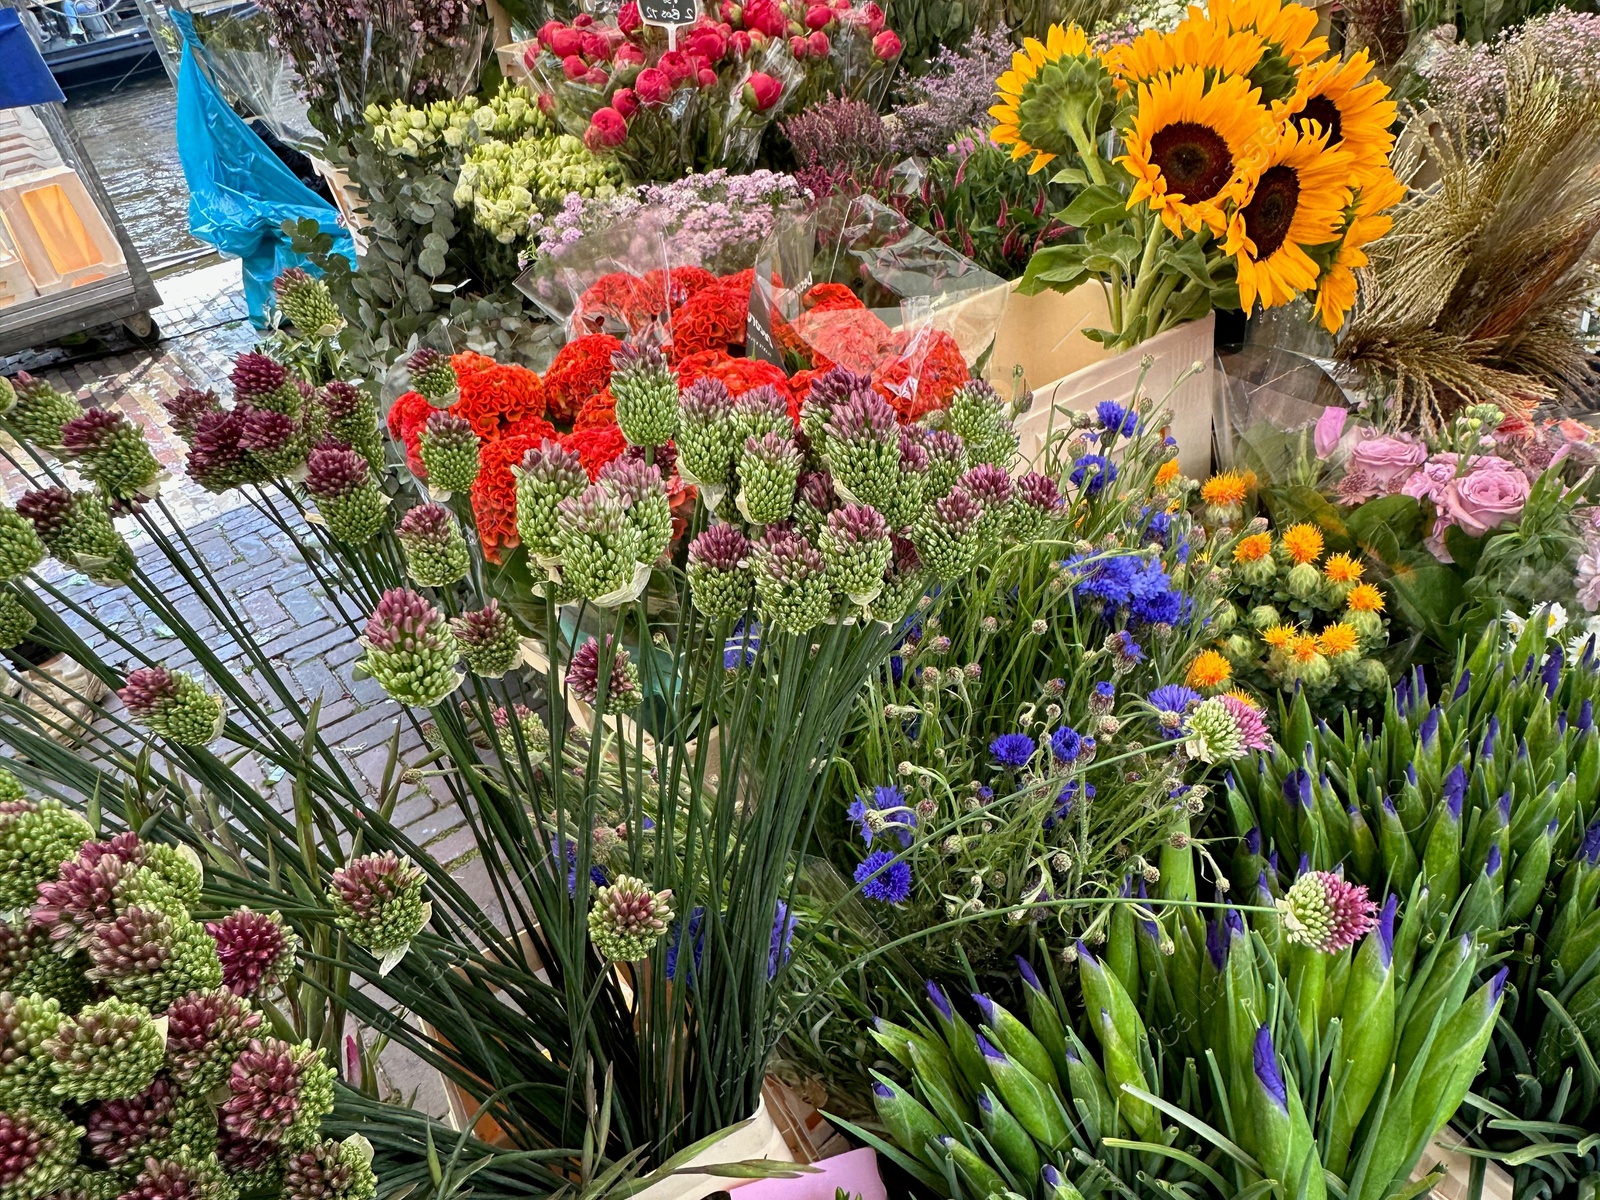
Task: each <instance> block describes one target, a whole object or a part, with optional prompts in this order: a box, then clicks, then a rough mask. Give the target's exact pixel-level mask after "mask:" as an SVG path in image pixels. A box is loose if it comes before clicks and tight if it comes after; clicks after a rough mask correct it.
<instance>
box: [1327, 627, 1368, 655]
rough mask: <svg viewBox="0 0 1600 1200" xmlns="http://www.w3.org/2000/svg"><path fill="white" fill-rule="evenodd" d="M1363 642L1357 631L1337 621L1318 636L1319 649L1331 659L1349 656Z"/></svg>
mask: <svg viewBox="0 0 1600 1200" xmlns="http://www.w3.org/2000/svg"><path fill="white" fill-rule="evenodd" d="M1360 642H1361V636H1360V635H1359V634H1358V633H1356V631H1355V629H1354V628H1353V627H1351V626H1349V625H1346V624H1345V623H1344V622H1343V621H1335V622H1334V623H1333V624H1332V625H1329V626H1328V627H1327V628H1326V629H1324V630H1323V631H1322V632H1321V633H1319V634H1317V648H1318V649H1320V650H1321V651H1322V652H1323V653H1324V654H1325V655H1327V656H1328V657H1329V658H1338V657H1339V656H1340V655H1341V654H1349V653H1350V651H1352V650H1354V649H1355V648H1356V646H1357V645H1359V644H1360Z"/></svg>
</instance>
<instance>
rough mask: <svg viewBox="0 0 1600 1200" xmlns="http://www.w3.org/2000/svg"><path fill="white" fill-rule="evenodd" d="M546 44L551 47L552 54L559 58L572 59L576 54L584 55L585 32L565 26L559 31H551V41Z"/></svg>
mask: <svg viewBox="0 0 1600 1200" xmlns="http://www.w3.org/2000/svg"><path fill="white" fill-rule="evenodd" d="M545 44H546V45H547V46H549V47H550V53H551V54H554V55H555V56H556V57H557V58H560V59H568V58H571V57H572V56H573V55H575V54H582V53H583V31H582V30H580V29H572V28H570V27H568V26H565V25H563V26H562V27H561V28H559V29H553V30H551V31H550V40H549V41H548V42H546V43H545Z"/></svg>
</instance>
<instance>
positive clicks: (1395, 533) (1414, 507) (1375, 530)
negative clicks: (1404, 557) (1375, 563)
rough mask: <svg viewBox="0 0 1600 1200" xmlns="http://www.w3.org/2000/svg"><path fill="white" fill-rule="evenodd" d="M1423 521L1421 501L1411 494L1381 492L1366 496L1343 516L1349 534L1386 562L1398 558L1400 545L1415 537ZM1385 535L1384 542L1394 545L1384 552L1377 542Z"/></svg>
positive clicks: (1407, 543)
mask: <svg viewBox="0 0 1600 1200" xmlns="http://www.w3.org/2000/svg"><path fill="white" fill-rule="evenodd" d="M1421 523H1422V505H1421V504H1419V503H1418V502H1417V500H1416V499H1415V498H1414V497H1411V496H1380V497H1379V498H1378V499H1376V500H1368V501H1367V502H1366V503H1365V504H1363V505H1361V506H1360V507H1358V508H1356V509H1355V511H1353V512H1352V513H1351V514H1350V515H1349V517H1347V518H1346V519H1345V526H1346V527H1347V528H1348V529H1349V531H1350V536H1351V537H1352V538H1354V539H1355V540H1356V542H1357V543H1358V544H1360V545H1362V546H1364V547H1368V548H1371V549H1373V550H1375V551H1377V553H1378V556H1379V557H1380V558H1381V559H1382V560H1383V561H1384V562H1386V563H1391V564H1392V563H1394V562H1397V561H1398V560H1399V558H1400V547H1401V546H1402V545H1407V546H1409V545H1411V544H1413V543H1414V542H1415V541H1416V537H1417V529H1418V527H1419V526H1420V525H1421ZM1384 535H1387V539H1386V541H1385V542H1384V544H1385V545H1392V546H1393V547H1394V548H1393V549H1392V550H1390V551H1389V552H1388V553H1384V552H1383V550H1382V549H1381V547H1380V545H1379V543H1380V541H1381V540H1383V539H1384Z"/></svg>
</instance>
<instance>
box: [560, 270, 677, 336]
mask: <svg viewBox="0 0 1600 1200" xmlns="http://www.w3.org/2000/svg"><path fill="white" fill-rule="evenodd" d="M663 296H664V292H663V291H659V290H658V291H657V292H656V294H655V295H654V296H652V295H651V294H650V292H649V290H648V289H647V288H645V287H644V285H643V281H642V280H640V279H639V277H638V276H637V275H630V274H628V273H627V272H626V271H613V272H612V273H611V274H609V275H602V276H600V278H599V279H596V280H595V281H594V282H593V283H592V284H590V285H589V287H588V290H586V291H585V292H584V293H583V295H581V296H579V297H578V307H577V310H576V311H575V312H574V314H573V316H574V317H575V318H576V320H577V323H578V324H579V325H580V326H581V327H582V328H583V329H585V330H587V331H588V332H589V333H603V332H605V331H607V330H623V329H625V330H628V331H630V332H636V331H638V330H640V329H643V328H645V327H646V326H648V325H649V324H650V323H651V322H652V321H654V320H655V319H656V318H657V317H659V316H660V315H661V314H660V308H661V305H662V303H663Z"/></svg>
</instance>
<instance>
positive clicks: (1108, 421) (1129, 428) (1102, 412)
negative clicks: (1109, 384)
mask: <svg viewBox="0 0 1600 1200" xmlns="http://www.w3.org/2000/svg"><path fill="white" fill-rule="evenodd" d="M1094 415H1095V416H1096V417H1097V418H1098V419H1099V421H1100V428H1102V429H1104V430H1105V431H1106V432H1107V433H1120V434H1121V435H1122V436H1123V437H1132V436H1133V435H1134V434H1135V433H1136V432H1138V429H1139V414H1138V413H1136V412H1132V411H1130V410H1128V409H1126V408H1124V407H1122V405H1120V404H1118V403H1117V402H1116V401H1115V400H1102V401H1100V403H1099V404H1097V405H1095V408H1094Z"/></svg>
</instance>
